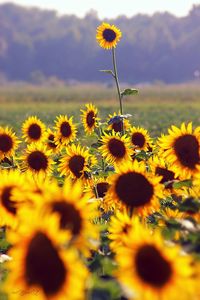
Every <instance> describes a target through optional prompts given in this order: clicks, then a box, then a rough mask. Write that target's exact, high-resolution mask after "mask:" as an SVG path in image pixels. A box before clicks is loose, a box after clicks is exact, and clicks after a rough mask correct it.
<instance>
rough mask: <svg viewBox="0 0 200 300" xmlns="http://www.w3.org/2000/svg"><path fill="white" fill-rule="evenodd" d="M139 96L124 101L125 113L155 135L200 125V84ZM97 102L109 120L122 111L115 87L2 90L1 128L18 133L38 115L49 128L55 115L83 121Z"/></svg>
mask: <svg viewBox="0 0 200 300" xmlns="http://www.w3.org/2000/svg"><path fill="white" fill-rule="evenodd" d="M138 89H139V94H138V95H137V96H132V97H128V98H126V99H124V107H125V108H124V111H125V113H130V114H131V115H132V117H131V122H132V123H133V124H134V125H136V126H144V127H145V128H146V129H148V130H149V131H150V133H151V134H152V136H154V137H155V136H159V135H160V133H161V132H166V129H167V128H168V127H169V126H170V125H171V124H175V125H180V124H181V122H189V121H192V122H193V123H194V124H195V125H197V124H199V122H200V85H198V84H185V85H169V86H164V85H163V86H156V85H153V86H151V87H139V88H138ZM87 102H92V103H94V104H95V105H96V106H97V107H98V108H99V110H100V115H101V117H102V119H103V120H104V121H105V120H106V117H107V116H108V114H109V113H113V112H114V111H116V112H117V111H118V110H119V108H118V100H117V99H116V91H115V89H114V88H107V87H106V86H103V85H102V86H99V85H94V84H93V85H92V84H91V85H86V84H85V85H77V86H73V87H71V86H69V87H34V86H22V87H13V86H11V87H10V86H9V87H0V105H1V109H0V125H8V124H9V125H10V126H12V127H13V128H14V129H15V130H16V131H17V132H18V133H20V128H21V124H22V122H23V120H24V119H25V118H27V117H28V116H30V115H37V116H38V117H40V118H41V120H43V121H44V122H45V123H47V125H50V124H52V122H53V120H54V118H55V116H57V115H59V114H67V115H69V116H74V119H75V121H76V122H79V121H80V118H79V111H80V109H81V107H82V106H83V105H84V104H85V103H87Z"/></svg>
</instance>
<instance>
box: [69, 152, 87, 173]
mask: <svg viewBox="0 0 200 300" xmlns="http://www.w3.org/2000/svg"><path fill="white" fill-rule="evenodd" d="M84 164H85V158H84V157H83V156H81V155H74V156H72V157H71V158H70V160H69V169H70V171H71V172H72V173H73V174H74V175H75V176H76V177H77V178H80V177H81V176H82V171H83V168H84Z"/></svg>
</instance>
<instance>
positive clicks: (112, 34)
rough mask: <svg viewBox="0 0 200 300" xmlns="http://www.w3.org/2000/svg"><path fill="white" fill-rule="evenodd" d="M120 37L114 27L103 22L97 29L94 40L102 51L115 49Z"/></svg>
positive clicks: (117, 29) (119, 33) (120, 34)
mask: <svg viewBox="0 0 200 300" xmlns="http://www.w3.org/2000/svg"><path fill="white" fill-rule="evenodd" d="M121 36H122V33H121V31H120V30H119V28H117V27H116V26H115V25H110V24H108V23H105V22H103V23H102V24H101V25H100V26H99V27H97V34H96V39H97V42H98V43H99V45H100V46H101V47H102V48H104V49H107V50H108V49H112V48H115V47H116V46H117V43H118V42H119V40H120V39H121Z"/></svg>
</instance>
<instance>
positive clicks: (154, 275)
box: [135, 245, 172, 288]
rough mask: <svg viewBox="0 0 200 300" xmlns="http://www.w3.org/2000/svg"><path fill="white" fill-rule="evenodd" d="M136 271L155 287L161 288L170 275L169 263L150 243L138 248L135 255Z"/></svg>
mask: <svg viewBox="0 0 200 300" xmlns="http://www.w3.org/2000/svg"><path fill="white" fill-rule="evenodd" d="M135 265H136V271H137V273H138V275H139V277H140V278H141V279H142V280H143V281H144V282H145V283H148V284H150V285H152V286H154V287H156V288H162V287H163V286H164V285H165V284H166V283H167V282H169V280H170V278H171V275H172V268H171V265H170V263H169V262H168V261H167V260H166V259H165V258H164V257H163V256H162V254H161V253H160V251H159V250H158V249H156V248H155V247H154V246H151V245H144V246H142V247H141V248H139V250H138V252H137V254H136V257H135Z"/></svg>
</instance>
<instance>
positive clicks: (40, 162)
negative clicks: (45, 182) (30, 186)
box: [20, 144, 53, 176]
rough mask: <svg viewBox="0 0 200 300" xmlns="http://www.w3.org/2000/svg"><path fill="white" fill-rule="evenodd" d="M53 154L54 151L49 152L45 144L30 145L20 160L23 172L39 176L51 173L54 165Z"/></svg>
mask: <svg viewBox="0 0 200 300" xmlns="http://www.w3.org/2000/svg"><path fill="white" fill-rule="evenodd" d="M51 154H52V151H51V150H47V148H46V146H45V145H43V144H31V145H28V146H27V149H26V150H25V153H24V155H23V156H22V157H21V158H20V160H21V161H22V164H21V168H22V170H23V171H28V172H29V173H30V174H33V175H37V176H40V175H42V176H43V175H47V174H49V173H51V171H52V165H53V161H52V159H51V158H50V156H51Z"/></svg>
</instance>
